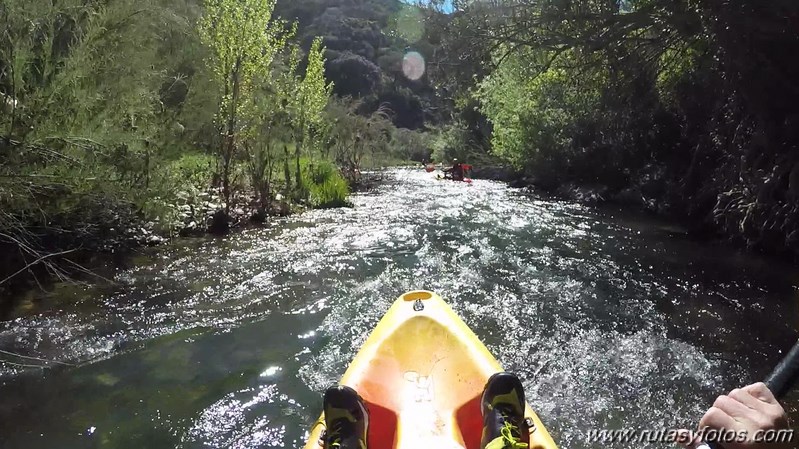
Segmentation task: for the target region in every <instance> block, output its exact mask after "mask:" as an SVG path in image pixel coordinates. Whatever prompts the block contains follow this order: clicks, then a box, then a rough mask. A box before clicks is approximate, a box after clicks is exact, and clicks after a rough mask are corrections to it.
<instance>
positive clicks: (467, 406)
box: [305, 291, 556, 449]
mask: <svg viewBox="0 0 799 449" xmlns="http://www.w3.org/2000/svg"><path fill="white" fill-rule="evenodd" d="M498 371H502V367H501V366H500V365H499V362H497V360H496V359H495V358H494V357H493V356H492V355H491V353H490V352H489V351H488V349H487V348H486V347H485V345H483V343H482V342H481V341H480V340H479V339H478V338H477V336H476V335H475V334H474V333H473V332H472V331H471V329H469V327H468V326H466V324H465V323H464V322H463V321H462V320H461V319H460V318H459V317H458V316H457V315H456V314H455V312H454V311H453V310H452V309H451V308H450V307H449V306H448V305H447V304H446V303H445V302H444V301H443V300H442V299H441V298H440V297H439V296H438V295H436V294H435V293H432V292H427V291H414V292H409V293H406V294H404V295H402V296H401V297H400V298H399V299H397V301H395V303H394V304H393V305H392V306H391V308H390V309H389V311H388V312H387V313H386V315H385V316H384V317H383V319H382V320H381V321H380V322H379V323H378V325H377V327H375V329H374V331H373V332H372V333H371V335H370V336H369V338H368V339H367V340H366V342H365V343H364V345H363V347H362V348H361V350H360V351H359V352H358V354H357V355H356V356H355V359H354V360H353V361H352V363H351V364H350V366H349V368H348V369H347V371H346V373H345V374H344V376H343V377H342V379H341V383H342V384H344V385H347V386H350V387H352V388H354V389H355V390H356V391H357V392H358V393H359V394H360V395H361V397H362V398H363V399H364V401H365V402H366V406H367V408H368V409H369V416H370V419H369V435H368V440H369V441H368V445H369V449H392V448H396V449H411V448H414V449H416V448H422V447H430V448H433V447H435V448H439V449H450V448H451V449H456V448H465V449H479V447H480V438H481V434H482V427H483V422H482V415H481V412H480V397H481V395H482V392H483V387H484V386H485V383H486V382H487V380H488V378H489V377H490V376H491V375H492V374H494V373H496V372H498ZM525 416H527V417H529V418H530V419H532V421H533V423H534V424H535V431H534V432H533V433H531V435H530V448H531V449H550V448H552V449H554V448H556V446H555V443H554V442H553V441H552V438H551V437H550V436H549V433H548V432H547V431H546V429H545V428H544V426H543V424H542V423H541V421H540V420H539V419H538V416H536V414H535V413H534V412H533V411H532V409H531V408H530V406H529V405H527V407H526V413H525ZM320 420H321V422H324V416H322V418H320ZM323 427H324V426H323V425H317V426H315V427H314V428H313V429H312V431H311V434H310V437H309V439H308V442H307V443H306V445H305V448H306V449H316V448H318V447H319V438H320V436H321V434H322V431H323Z"/></svg>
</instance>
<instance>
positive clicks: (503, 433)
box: [485, 421, 527, 449]
mask: <svg viewBox="0 0 799 449" xmlns="http://www.w3.org/2000/svg"><path fill="white" fill-rule="evenodd" d="M514 430H515V431H518V429H517V427H516V426H514V425H513V424H511V423H509V422H508V421H505V425H504V426H503V427H502V430H500V432H499V433H500V436H498V437H497V438H494V439H493V440H492V441H491V442H490V443H488V444H487V445H486V448H485V449H526V448H527V443H523V442H521V441H519V439H518V438H516V437H515V436H513V431H514Z"/></svg>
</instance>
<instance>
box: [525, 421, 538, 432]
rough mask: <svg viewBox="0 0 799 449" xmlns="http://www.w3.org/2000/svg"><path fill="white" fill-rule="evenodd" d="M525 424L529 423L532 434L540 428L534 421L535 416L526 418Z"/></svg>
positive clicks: (528, 428)
mask: <svg viewBox="0 0 799 449" xmlns="http://www.w3.org/2000/svg"><path fill="white" fill-rule="evenodd" d="M524 424H526V425H527V430H528V431H529V432H530V434H531V435H532V434H534V433H535V431H536V430H538V428H537V427H536V426H535V423H534V422H533V418H524Z"/></svg>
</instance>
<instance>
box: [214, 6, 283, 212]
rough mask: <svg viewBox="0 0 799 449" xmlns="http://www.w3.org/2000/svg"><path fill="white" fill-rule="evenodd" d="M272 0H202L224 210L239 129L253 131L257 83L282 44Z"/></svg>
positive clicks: (227, 207)
mask: <svg viewBox="0 0 799 449" xmlns="http://www.w3.org/2000/svg"><path fill="white" fill-rule="evenodd" d="M275 1H276V0H208V1H207V2H206V4H205V7H206V12H205V15H204V16H203V18H202V19H201V21H200V38H201V39H202V41H203V43H204V44H205V45H207V46H208V48H209V49H210V50H211V58H210V61H209V64H210V65H211V67H212V69H213V74H214V76H215V78H216V81H217V82H218V84H219V86H220V88H221V98H222V99H221V104H220V106H219V114H218V116H217V124H218V126H219V135H220V137H221V139H220V142H219V146H218V153H219V157H220V158H221V160H222V192H223V196H224V199H225V212H226V213H227V212H229V211H230V196H231V188H230V174H231V168H232V163H233V161H234V158H235V156H236V153H237V150H238V145H239V142H238V139H239V137H240V136H241V135H242V134H247V133H251V132H255V127H257V121H256V120H252V119H248V120H242V117H243V116H252V115H254V114H257V112H255V111H256V107H255V97H256V96H257V82H259V81H264V80H268V79H269V77H270V76H271V70H272V61H273V60H274V58H275V56H276V55H277V54H278V53H279V52H280V50H281V49H283V48H284V47H285V45H286V41H287V39H288V38H289V37H290V33H287V32H286V27H285V23H284V22H282V21H278V20H272V12H273V11H274V8H275Z"/></svg>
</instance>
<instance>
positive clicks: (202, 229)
mask: <svg viewBox="0 0 799 449" xmlns="http://www.w3.org/2000/svg"><path fill="white" fill-rule="evenodd" d="M385 176H386V173H385V171H384V170H382V169H381V170H372V171H366V172H363V173H361V174H360V176H359V177H358V179H357V182H355V183H353V185H351V187H350V189H351V191H352V192H365V191H369V190H371V189H374V188H376V187H378V186H379V185H380V184H381V183H382V182H384V180H385ZM246 192H248V190H241V191H237V192H234V194H233V195H232V196H231V205H230V208H229V212H228V213H226V212H225V208H224V200H223V197H222V193H221V191H220V190H219V189H207V190H206V191H204V192H196V191H195V192H178V193H177V195H176V196H175V198H176V200H175V202H174V203H172V204H168V205H167V208H168V209H169V211H171V212H170V213H168V214H164V215H163V217H164V219H163V220H161V221H159V222H157V223H156V222H155V221H152V220H145V219H143V218H142V216H141V214H138V213H135V211H133V210H131V209H127V208H124V207H119V205H116V206H113V205H111V204H109V205H108V207H106V208H104V212H105V213H104V214H103V215H102V216H98V217H95V218H94V219H91V220H89V219H85V220H84V221H88V222H90V223H77V222H72V223H69V222H65V223H61V224H58V225H57V226H50V227H42V228H29V229H26V230H24V233H25V234H26V235H28V236H30V240H29V241H27V243H24V244H26V245H27V246H28V247H30V248H31V252H30V253H29V254H25V253H23V252H21V251H19V245H20V244H21V243H22V242H18V240H20V239H16V240H17V241H15V240H11V239H8V238H6V239H4V238H0V254H2V255H3V256H0V259H2V260H0V266H1V267H2V269H0V280H3V279H5V281H4V282H0V320H3V319H6V318H7V317H8V316H9V315H10V313H11V311H12V310H13V309H14V308H15V307H16V306H18V305H19V303H20V301H26V300H27V299H25V298H30V297H31V295H30V292H31V290H32V289H36V290H41V291H50V290H53V289H54V288H56V286H57V285H58V284H59V283H62V282H64V281H66V280H69V281H72V282H76V283H82V282H84V281H85V282H89V283H97V282H100V283H103V282H105V281H107V279H106V277H107V276H108V275H109V273H110V272H113V268H114V267H118V266H124V265H125V264H124V261H125V260H126V259H128V258H129V257H131V256H133V255H135V254H136V253H137V252H139V250H140V249H142V248H146V247H153V246H160V245H164V244H166V243H170V242H172V241H173V240H174V239H176V238H185V237H203V236H206V235H215V236H224V235H227V234H230V233H236V232H241V231H244V230H247V229H251V228H256V229H257V228H261V227H264V226H268V225H269V223H270V222H271V221H273V220H275V219H279V218H285V217H288V216H290V215H293V214H297V213H302V212H303V211H306V210H309V209H313V208H315V207H322V208H331V207H332V208H335V207H350V206H351V203H349V201H343V202H334V203H330V204H318V205H314V204H313V203H312V202H311V201H296V200H291V199H290V198H288V197H285V196H284V195H282V194H280V193H278V194H276V195H274V199H273V201H272V202H271V204H270V207H268V208H266V209H265V208H263V207H262V206H261V205H260V202H259V201H258V199H257V198H256V197H255V196H254V195H252V194H248V193H246ZM175 203H177V204H175ZM34 239H35V240H34ZM34 247H35V248H37V249H36V250H33V249H32V248H34ZM34 296H35V295H34Z"/></svg>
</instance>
